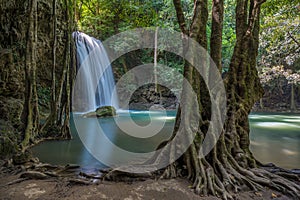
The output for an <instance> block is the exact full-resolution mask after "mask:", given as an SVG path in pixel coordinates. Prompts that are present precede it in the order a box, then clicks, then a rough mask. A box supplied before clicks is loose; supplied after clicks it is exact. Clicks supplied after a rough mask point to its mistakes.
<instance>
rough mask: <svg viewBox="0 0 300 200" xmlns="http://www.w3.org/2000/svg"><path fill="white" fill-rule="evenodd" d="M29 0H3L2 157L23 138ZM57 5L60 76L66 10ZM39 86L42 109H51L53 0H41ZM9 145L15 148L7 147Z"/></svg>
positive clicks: (0, 72)
mask: <svg viewBox="0 0 300 200" xmlns="http://www.w3.org/2000/svg"><path fill="white" fill-rule="evenodd" d="M28 2H29V0H25V1H24V0H9V1H1V2H0V13H1V15H0V113H1V114H0V132H1V135H0V152H1V153H0V158H3V157H9V156H10V155H11V154H13V153H14V152H15V151H16V147H17V144H18V143H19V142H20V141H21V140H22V134H21V129H22V126H23V124H22V122H21V113H22V110H23V102H24V99H23V98H24V87H25V83H24V62H25V51H26V34H27V26H28V13H29V11H28ZM62 8H63V7H62V5H60V4H58V5H57V21H58V24H57V54H56V57H57V65H56V67H57V71H56V72H57V75H58V76H57V80H59V79H60V76H61V72H62V67H63V54H64V44H65V30H66V27H67V22H66V21H65V20H64V15H65V14H64V13H65V11H64V10H63V9H62ZM37 31H38V34H37V39H38V42H37V49H36V51H37V90H38V93H39V104H40V110H42V111H43V112H47V111H48V109H49V101H47V100H44V99H45V98H47V99H50V98H49V96H50V89H49V88H50V87H51V69H52V44H53V37H52V0H43V1H38V27H37ZM8 146H10V147H12V148H8Z"/></svg>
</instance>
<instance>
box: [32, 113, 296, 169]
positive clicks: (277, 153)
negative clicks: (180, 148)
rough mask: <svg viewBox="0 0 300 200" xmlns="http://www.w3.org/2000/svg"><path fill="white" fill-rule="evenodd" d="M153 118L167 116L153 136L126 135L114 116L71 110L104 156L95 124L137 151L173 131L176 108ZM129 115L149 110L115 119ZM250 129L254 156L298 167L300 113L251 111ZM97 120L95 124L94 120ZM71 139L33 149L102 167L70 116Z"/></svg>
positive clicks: (58, 160)
mask: <svg viewBox="0 0 300 200" xmlns="http://www.w3.org/2000/svg"><path fill="white" fill-rule="evenodd" d="M151 115H152V120H154V123H155V122H159V120H163V119H164V120H166V123H165V126H164V128H163V129H162V130H161V131H160V132H159V133H158V134H156V135H155V136H152V137H149V138H138V137H132V136H130V135H127V134H126V133H124V132H123V131H122V130H120V129H119V128H118V126H116V123H115V121H114V118H99V119H97V120H96V121H97V122H96V124H95V119H93V120H91V119H90V118H82V117H81V115H80V114H74V115H73V117H74V118H77V119H78V122H79V125H80V127H81V130H83V131H84V132H86V134H87V135H88V138H89V145H91V146H93V147H94V148H97V149H98V150H99V151H103V152H105V153H107V156H108V157H109V156H114V157H117V156H118V155H115V154H113V152H110V150H109V149H108V145H107V144H106V143H103V142H101V141H96V139H95V138H97V137H96V136H97V134H98V133H97V131H96V129H97V128H96V126H98V125H100V126H101V128H102V130H104V133H105V136H106V137H107V138H108V139H109V140H110V141H111V142H112V143H113V144H115V145H117V146H118V147H120V148H122V149H124V150H127V151H131V152H136V153H144V152H151V151H154V150H155V149H156V148H157V146H158V145H159V144H160V143H161V142H162V141H164V140H167V139H168V138H169V137H170V135H171V134H172V130H173V126H174V123H175V115H176V112H175V111H168V112H167V116H162V114H161V113H160V112H159V111H158V112H152V113H151ZM130 117H132V119H133V120H134V121H135V122H136V123H137V124H139V125H141V126H146V125H147V124H149V123H150V117H149V111H131V112H130V113H129V114H128V113H125V112H119V115H118V117H117V119H118V120H119V121H121V122H122V123H123V124H126V123H129V119H130ZM249 121H250V127H251V133H250V140H251V146H250V148H251V150H252V152H253V154H254V156H255V157H256V158H257V159H258V160H259V161H261V162H262V163H269V162H272V163H274V164H276V165H278V166H280V167H284V168H289V169H293V168H300V116H299V115H293V114H266V113H254V114H251V115H250V116H249ZM97 123H98V124H97ZM71 132H72V136H73V139H72V140H69V141H47V142H43V143H41V144H39V145H37V146H35V147H33V148H32V151H33V153H34V154H35V155H36V156H38V157H39V159H40V160H41V161H43V162H48V163H51V164H61V165H65V164H67V163H74V164H79V165H80V166H82V167H83V168H91V169H92V168H103V167H105V165H103V164H101V163H100V162H99V161H97V160H96V159H95V158H94V157H93V156H92V155H91V154H90V153H89V151H88V150H87V149H86V148H85V147H84V145H83V144H82V142H81V140H80V138H79V136H78V134H77V131H76V128H75V126H74V122H73V120H71Z"/></svg>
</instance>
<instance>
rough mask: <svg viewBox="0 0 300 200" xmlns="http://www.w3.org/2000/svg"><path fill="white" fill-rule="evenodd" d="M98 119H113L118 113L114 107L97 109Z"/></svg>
mask: <svg viewBox="0 0 300 200" xmlns="http://www.w3.org/2000/svg"><path fill="white" fill-rule="evenodd" d="M96 115H97V117H113V116H116V115H117V111H116V109H115V108H114V107H113V106H102V107H99V108H97V109H96Z"/></svg>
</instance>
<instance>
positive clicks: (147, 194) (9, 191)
mask: <svg viewBox="0 0 300 200" xmlns="http://www.w3.org/2000/svg"><path fill="white" fill-rule="evenodd" d="M19 176H20V175H19V174H16V175H12V174H1V175H0V177H1V179H0V185H1V186H0V199H16V200H18V199H22V200H26V199H43V200H47V199H49V200H50V199H51V200H52V199H63V200H73V199H76V200H77V199H78V200H81V199H88V200H92V199H113V200H117V199H120V200H121V199H122V200H123V199H124V200H135V199H143V200H148V199H149V200H150V199H151V200H153V199H164V200H168V199H170V200H171V199H172V200H183V199H189V200H218V199H219V198H216V197H212V196H208V197H199V196H198V195H196V194H195V193H194V192H193V190H192V189H191V183H190V182H188V181H187V180H185V179H169V180H152V179H149V180H146V181H138V182H133V183H126V182H107V181H99V182H98V183H95V184H91V185H80V184H75V183H70V181H69V180H68V179H67V178H59V179H58V178H49V179H45V180H32V179H30V180H25V181H22V182H20V183H15V184H11V185H7V184H8V183H10V182H13V181H15V180H17V179H18V178H19ZM3 185H6V186H3ZM236 199H240V200H250V199H256V200H270V199H277V200H288V199H290V198H289V197H287V196H285V195H282V194H280V193H278V192H275V191H272V190H269V189H267V188H265V189H264V190H263V191H259V192H241V193H237V194H236Z"/></svg>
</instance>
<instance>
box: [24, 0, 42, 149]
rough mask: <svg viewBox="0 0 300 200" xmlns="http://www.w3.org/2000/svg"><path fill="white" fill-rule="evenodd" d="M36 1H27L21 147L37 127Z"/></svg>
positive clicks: (33, 134)
mask: <svg viewBox="0 0 300 200" xmlns="http://www.w3.org/2000/svg"><path fill="white" fill-rule="evenodd" d="M36 42H37V1H36V0H31V1H29V13H28V31H27V43H26V54H25V103H24V109H23V112H22V121H23V122H24V124H25V130H24V139H23V141H22V144H21V145H22V148H23V149H25V147H26V146H27V145H28V144H29V143H30V142H33V140H34V138H35V137H36V135H37V134H38V129H39V109H38V95H37V88H36V87H37V86H36Z"/></svg>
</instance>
